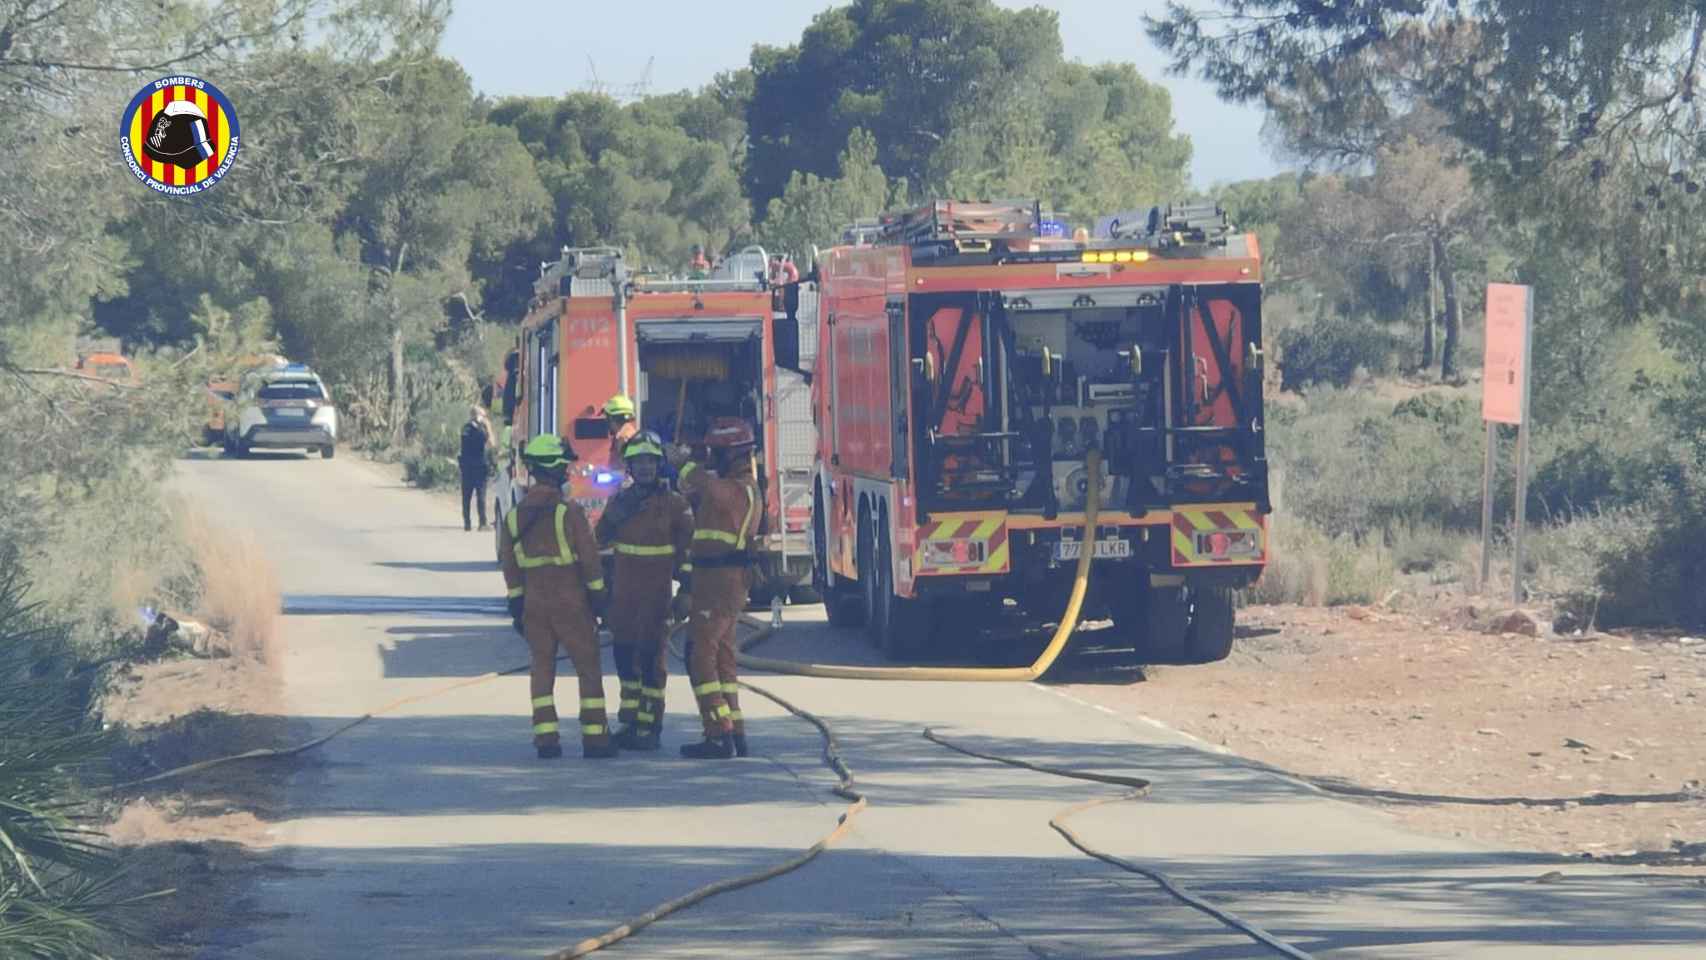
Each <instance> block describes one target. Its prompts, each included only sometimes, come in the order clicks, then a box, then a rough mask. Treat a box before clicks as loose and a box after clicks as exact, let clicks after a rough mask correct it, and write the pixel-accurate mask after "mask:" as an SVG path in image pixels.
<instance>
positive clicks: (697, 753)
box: [670, 418, 763, 760]
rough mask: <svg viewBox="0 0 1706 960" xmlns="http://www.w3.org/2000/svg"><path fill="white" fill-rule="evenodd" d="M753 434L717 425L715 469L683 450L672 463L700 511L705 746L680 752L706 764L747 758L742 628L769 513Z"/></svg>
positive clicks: (734, 425) (696, 606)
mask: <svg viewBox="0 0 1706 960" xmlns="http://www.w3.org/2000/svg"><path fill="white" fill-rule="evenodd" d="M755 444H756V440H755V438H754V435H753V431H752V426H751V425H750V424H748V423H747V422H746V421H744V420H741V419H738V418H718V419H717V420H716V421H714V422H713V423H712V425H711V429H710V430H709V431H708V432H707V433H706V435H705V442H704V445H705V447H706V448H707V449H708V450H709V451H710V453H711V457H712V463H711V465H710V466H706V465H705V464H702V463H698V462H696V461H694V460H693V459H692V458H691V457H692V455H691V453H690V452H689V451H688V450H687V449H686V448H683V447H672V448H671V450H670V462H671V464H673V465H674V466H676V468H677V469H679V470H680V471H681V480H680V483H681V492H682V493H684V494H686V496H687V500H688V502H689V503H690V504H692V506H693V517H694V529H693V547H692V560H693V580H692V589H691V591H690V596H689V606H688V609H689V611H690V614H689V618H688V628H687V629H688V640H689V643H690V644H691V650H690V651H689V653H688V660H687V673H688V676H689V677H690V678H691V679H692V682H693V695H694V697H695V698H696V699H697V700H698V703H699V717H700V720H701V721H702V722H703V723H704V728H705V739H704V740H702V741H701V742H699V743H690V744H687V745H685V746H683V747H682V748H681V755H682V756H684V757H691V758H694V759H700V760H709V759H725V758H728V757H732V756H742V757H744V756H746V754H747V743H746V725H745V723H744V722H743V721H742V718H741V712H740V699H739V695H738V693H737V689H738V688H737V686H736V683H735V624H736V622H737V620H738V619H739V617H740V613H741V611H742V610H743V609H745V607H746V599H747V594H748V592H749V591H750V589H751V586H752V581H751V579H750V571H751V566H752V557H751V554H750V553H749V552H748V550H747V546H748V543H749V541H750V539H751V538H752V536H753V535H754V533H756V532H757V525H758V519H759V517H760V516H761V515H762V513H763V504H762V503H761V502H760V497H759V492H758V480H757V474H756V470H755V464H754V462H753V447H754V446H755Z"/></svg>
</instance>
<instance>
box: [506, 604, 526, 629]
mask: <svg viewBox="0 0 1706 960" xmlns="http://www.w3.org/2000/svg"><path fill="white" fill-rule="evenodd" d="M525 599H526V598H525V597H510V598H509V619H510V622H511V623H513V624H515V632H516V633H520V632H521V611H522V608H523V606H524V604H523V603H522V601H523V600H525Z"/></svg>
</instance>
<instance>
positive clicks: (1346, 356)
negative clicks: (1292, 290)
mask: <svg viewBox="0 0 1706 960" xmlns="http://www.w3.org/2000/svg"><path fill="white" fill-rule="evenodd" d="M1274 345H1275V346H1276V347H1278V349H1279V368H1280V386H1281V387H1282V388H1283V389H1286V390H1297V389H1301V388H1303V387H1307V386H1310V385H1312V384H1332V385H1334V386H1340V387H1342V386H1345V385H1347V384H1349V383H1350V382H1351V381H1352V380H1353V379H1355V378H1356V376H1357V374H1358V373H1359V371H1360V372H1362V373H1366V374H1380V373H1386V372H1388V371H1390V370H1391V369H1392V367H1393V359H1394V358H1395V357H1396V356H1397V355H1398V351H1399V349H1400V348H1401V346H1402V344H1401V342H1400V341H1399V339H1398V337H1397V336H1395V335H1394V334H1393V333H1391V332H1390V331H1388V330H1386V329H1385V328H1384V327H1381V326H1379V325H1377V324H1375V323H1372V322H1370V321H1367V320H1358V319H1352V318H1349V317H1345V316H1343V315H1340V314H1336V313H1334V314H1327V315H1324V316H1321V317H1318V318H1316V320H1315V321H1314V322H1313V323H1310V324H1307V325H1300V326H1295V327H1287V328H1285V329H1282V330H1280V331H1279V333H1278V334H1277V335H1276V336H1275V337H1274Z"/></svg>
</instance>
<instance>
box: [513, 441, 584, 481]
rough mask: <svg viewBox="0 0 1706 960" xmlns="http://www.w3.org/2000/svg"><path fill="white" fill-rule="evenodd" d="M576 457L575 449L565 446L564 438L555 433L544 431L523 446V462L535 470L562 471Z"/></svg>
mask: <svg viewBox="0 0 1706 960" xmlns="http://www.w3.org/2000/svg"><path fill="white" fill-rule="evenodd" d="M574 458H575V454H574V451H573V450H570V449H569V448H568V447H565V446H564V445H563V438H562V437H559V436H557V435H556V434H554V433H542V434H540V435H539V436H537V437H534V438H533V439H532V440H529V441H527V446H525V447H522V448H521V460H522V462H523V463H525V464H527V468H528V469H529V470H534V471H543V472H546V473H561V472H562V471H563V470H565V469H566V468H567V467H568V465H569V461H570V460H573V459H574Z"/></svg>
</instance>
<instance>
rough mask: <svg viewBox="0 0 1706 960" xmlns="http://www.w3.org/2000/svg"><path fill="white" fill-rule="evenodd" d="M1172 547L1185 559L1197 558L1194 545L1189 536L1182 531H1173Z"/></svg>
mask: <svg viewBox="0 0 1706 960" xmlns="http://www.w3.org/2000/svg"><path fill="white" fill-rule="evenodd" d="M1173 549H1174V550H1177V551H1179V555H1180V556H1182V557H1184V558H1185V559H1186V560H1195V559H1196V558H1197V551H1196V545H1195V544H1193V543H1191V538H1190V537H1187V536H1185V534H1184V532H1183V531H1180V530H1174V531H1173Z"/></svg>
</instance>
